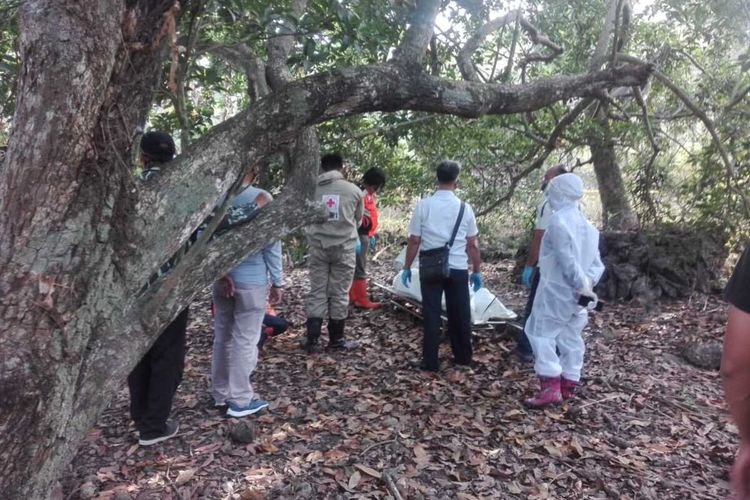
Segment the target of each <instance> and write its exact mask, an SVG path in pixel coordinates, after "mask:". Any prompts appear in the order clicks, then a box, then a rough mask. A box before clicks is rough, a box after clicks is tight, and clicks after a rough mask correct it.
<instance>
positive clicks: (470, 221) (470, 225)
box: [464, 203, 479, 238]
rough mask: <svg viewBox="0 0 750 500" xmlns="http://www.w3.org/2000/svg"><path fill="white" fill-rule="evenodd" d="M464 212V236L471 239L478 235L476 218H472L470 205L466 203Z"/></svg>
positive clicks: (472, 210) (472, 211)
mask: <svg viewBox="0 0 750 500" xmlns="http://www.w3.org/2000/svg"><path fill="white" fill-rule="evenodd" d="M464 210H465V212H466V215H465V216H464V218H465V219H466V236H467V237H468V238H473V237H474V236H476V235H478V234H479V228H477V218H476V217H475V216H474V209H473V208H471V205H469V204H468V203H467V204H466V208H465V209H464Z"/></svg>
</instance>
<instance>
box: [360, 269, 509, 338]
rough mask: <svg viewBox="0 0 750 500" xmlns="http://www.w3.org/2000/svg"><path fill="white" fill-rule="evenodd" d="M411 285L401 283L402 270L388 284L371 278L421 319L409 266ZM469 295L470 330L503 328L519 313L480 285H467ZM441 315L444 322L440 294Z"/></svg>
mask: <svg viewBox="0 0 750 500" xmlns="http://www.w3.org/2000/svg"><path fill="white" fill-rule="evenodd" d="M412 280H413V281H412V285H411V286H410V287H408V289H407V288H406V287H404V286H403V284H402V283H401V273H400V272H399V273H398V274H397V275H396V276H395V277H394V278H393V283H392V284H391V285H386V284H384V283H378V282H373V285H375V286H376V287H378V288H379V289H381V290H383V291H384V292H385V294H386V297H387V299H388V302H389V303H390V304H391V305H392V306H393V307H395V308H397V309H400V310H402V311H405V312H406V313H408V314H410V315H412V316H414V317H415V318H417V319H419V320H422V319H423V317H422V314H421V310H422V301H421V295H420V293H419V274H418V271H417V270H416V269H415V270H412ZM470 298H471V316H472V317H471V328H472V330H473V331H480V330H498V329H502V328H504V327H505V326H506V325H507V324H508V323H509V322H512V321H513V320H515V319H516V318H517V317H518V316H517V315H516V313H515V312H513V311H511V310H510V309H508V308H507V307H505V306H504V305H503V303H502V302H500V300H499V299H498V298H497V296H496V295H495V294H493V293H492V292H491V291H490V290H488V289H486V288H482V289H480V290H478V291H477V292H476V293H474V292H473V291H472V290H471V289H470ZM441 316H442V318H443V321H444V322H447V317H446V313H445V298H443V312H442V315H441Z"/></svg>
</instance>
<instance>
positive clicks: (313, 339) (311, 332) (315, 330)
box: [302, 318, 323, 354]
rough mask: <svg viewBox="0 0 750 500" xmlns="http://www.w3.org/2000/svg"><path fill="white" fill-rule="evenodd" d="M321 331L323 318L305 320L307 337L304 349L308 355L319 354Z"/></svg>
mask: <svg viewBox="0 0 750 500" xmlns="http://www.w3.org/2000/svg"><path fill="white" fill-rule="evenodd" d="M322 329H323V318H307V337H306V338H305V343H304V345H303V346H302V347H304V349H305V351H307V353H308V354H310V353H314V352H320V331H321V330H322Z"/></svg>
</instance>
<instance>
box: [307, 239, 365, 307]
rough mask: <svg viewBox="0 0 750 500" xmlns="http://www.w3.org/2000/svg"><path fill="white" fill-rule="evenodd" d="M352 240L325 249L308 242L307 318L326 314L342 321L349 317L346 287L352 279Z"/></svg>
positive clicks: (347, 289)
mask: <svg viewBox="0 0 750 500" xmlns="http://www.w3.org/2000/svg"><path fill="white" fill-rule="evenodd" d="M354 241H355V240H352V241H351V242H347V243H344V244H342V245H335V246H331V247H328V248H323V247H322V246H320V244H319V243H318V242H316V241H310V250H309V255H308V269H309V270H310V293H309V295H308V296H307V317H308V318H325V317H326V312H327V313H328V317H330V318H331V319H346V317H347V316H348V315H349V288H351V286H352V279H354V263H355V255H354V245H355V243H354Z"/></svg>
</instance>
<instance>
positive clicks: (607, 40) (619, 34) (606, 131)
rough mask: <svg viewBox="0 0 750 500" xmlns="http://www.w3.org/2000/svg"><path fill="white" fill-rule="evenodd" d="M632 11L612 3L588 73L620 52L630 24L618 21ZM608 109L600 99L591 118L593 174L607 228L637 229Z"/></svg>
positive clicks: (616, 0) (613, 0)
mask: <svg viewBox="0 0 750 500" xmlns="http://www.w3.org/2000/svg"><path fill="white" fill-rule="evenodd" d="M629 9H630V7H629V5H627V1H624V0H610V2H609V5H608V7H607V15H606V17H605V19H604V26H602V31H601V33H600V34H599V39H598V40H597V43H596V47H595V48H594V53H593V54H592V55H591V58H590V60H589V71H592V72H593V71H598V70H599V69H600V68H601V67H602V65H603V64H604V63H605V62H606V61H607V57H608V56H610V55H611V53H613V52H614V53H616V52H617V50H619V49H618V46H621V45H622V44H623V43H624V40H625V39H626V36H627V33H626V31H627V28H628V24H627V23H622V27H620V23H619V20H620V15H621V14H623V11H625V12H629ZM625 17H628V18H629V15H628V16H625V15H623V18H625ZM610 46H612V47H613V50H612V51H609V50H607V49H608V48H609V47H610ZM606 109H607V103H606V102H605V100H604V99H602V100H600V101H599V106H598V107H597V108H596V111H595V112H594V113H593V115H592V117H591V121H592V124H593V126H592V132H591V134H590V135H589V140H588V142H589V148H590V149H591V159H592V161H593V163H594V172H595V173H596V180H597V182H598V184H599V199H600V200H601V203H602V220H603V223H604V228H605V229H609V230H622V231H627V230H631V229H637V228H638V227H639V226H640V224H639V222H638V216H637V215H636V213H635V210H633V206H632V204H631V203H630V200H629V199H628V195H627V192H626V190H625V182H624V181H623V178H622V170H621V169H620V165H619V164H618V163H617V153H616V152H615V143H614V140H613V139H612V130H611V128H610V125H609V118H607V113H606Z"/></svg>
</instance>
